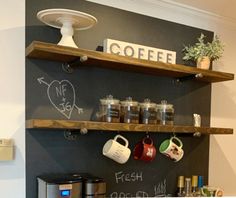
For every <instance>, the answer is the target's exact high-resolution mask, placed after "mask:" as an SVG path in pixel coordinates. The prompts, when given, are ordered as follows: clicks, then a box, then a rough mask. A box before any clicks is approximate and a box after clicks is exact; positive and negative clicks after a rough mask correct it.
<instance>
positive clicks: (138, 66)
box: [26, 41, 234, 82]
mask: <svg viewBox="0 0 236 198" xmlns="http://www.w3.org/2000/svg"><path fill="white" fill-rule="evenodd" d="M26 56H27V57H29V58H37V59H45V60H51V61H60V62H67V63H70V62H76V61H78V60H79V58H80V57H83V56H87V58H88V60H87V61H85V62H83V63H82V64H80V65H81V66H91V67H92V66H96V67H104V68H110V69H117V70H128V71H133V72H141V73H145V74H152V75H159V76H168V77H174V78H182V77H187V76H194V75H196V74H202V76H203V77H202V78H195V79H196V80H200V81H205V82H221V81H227V80H233V79H234V74H231V73H225V72H219V71H212V70H203V69H198V68H196V67H190V66H184V65H178V64H176V65H175V64H167V63H163V62H154V61H148V60H140V59H136V58H130V57H124V56H118V55H114V54H108V53H104V52H98V51H92V50H86V49H77V48H72V47H65V46H59V45H56V44H51V43H44V42H39V41H33V42H32V43H31V44H30V45H29V46H28V47H27V48H26Z"/></svg>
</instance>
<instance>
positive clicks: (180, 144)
mask: <svg viewBox="0 0 236 198" xmlns="http://www.w3.org/2000/svg"><path fill="white" fill-rule="evenodd" d="M173 139H175V140H177V142H178V143H179V147H180V148H182V147H183V142H182V141H181V140H180V139H179V138H177V137H172V138H170V141H172V140H173ZM172 142H173V141H172Z"/></svg>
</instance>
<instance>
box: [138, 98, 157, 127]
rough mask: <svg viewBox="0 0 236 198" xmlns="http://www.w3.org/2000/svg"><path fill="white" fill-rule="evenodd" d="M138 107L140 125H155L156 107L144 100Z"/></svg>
mask: <svg viewBox="0 0 236 198" xmlns="http://www.w3.org/2000/svg"><path fill="white" fill-rule="evenodd" d="M139 105H140V123H142V124H156V123H157V105H156V103H153V102H151V101H150V99H148V98H146V99H145V100H144V102H143V103H139Z"/></svg>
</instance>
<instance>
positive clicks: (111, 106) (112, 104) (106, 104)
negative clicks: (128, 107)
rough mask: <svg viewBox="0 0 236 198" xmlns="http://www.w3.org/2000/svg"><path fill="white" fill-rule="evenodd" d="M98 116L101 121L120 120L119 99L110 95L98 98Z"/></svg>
mask: <svg viewBox="0 0 236 198" xmlns="http://www.w3.org/2000/svg"><path fill="white" fill-rule="evenodd" d="M100 117H101V121H102V122H120V101H119V100H118V99H115V98H113V96H112V95H108V96H107V97H106V98H102V99H100Z"/></svg>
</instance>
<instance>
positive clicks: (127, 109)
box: [120, 97, 140, 124]
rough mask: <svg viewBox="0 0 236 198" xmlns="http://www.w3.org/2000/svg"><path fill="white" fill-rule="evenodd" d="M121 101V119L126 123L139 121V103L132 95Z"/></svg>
mask: <svg viewBox="0 0 236 198" xmlns="http://www.w3.org/2000/svg"><path fill="white" fill-rule="evenodd" d="M120 103H121V112H120V119H121V122H124V123H134V124H138V123H139V109H140V108H139V104H138V102H137V101H134V100H132V97H127V98H126V100H123V101H121V102H120Z"/></svg>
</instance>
